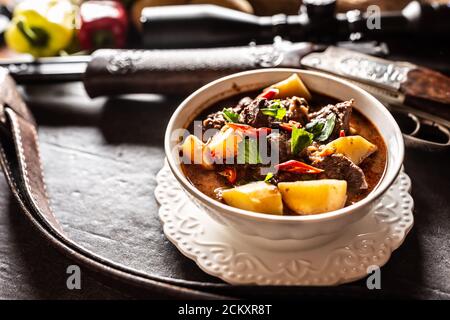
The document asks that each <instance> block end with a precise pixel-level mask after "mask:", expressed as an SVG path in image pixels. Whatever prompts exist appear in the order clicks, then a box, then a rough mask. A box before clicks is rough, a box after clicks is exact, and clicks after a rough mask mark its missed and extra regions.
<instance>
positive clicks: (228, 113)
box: [222, 108, 239, 122]
mask: <svg viewBox="0 0 450 320" xmlns="http://www.w3.org/2000/svg"><path fill="white" fill-rule="evenodd" d="M222 113H223V117H224V118H225V120H226V121H227V122H238V120H239V114H238V113H236V112H234V111H233V110H232V109H231V108H224V109H223V110H222Z"/></svg>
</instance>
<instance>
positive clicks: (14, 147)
mask: <svg viewBox="0 0 450 320" xmlns="http://www.w3.org/2000/svg"><path fill="white" fill-rule="evenodd" d="M0 163H1V166H2V169H3V172H4V174H5V177H6V180H7V182H8V184H9V187H10V189H11V192H12V194H13V195H14V197H15V198H16V200H17V202H18V203H19V205H20V206H21V208H22V211H23V212H24V214H25V215H26V216H27V218H28V219H29V220H31V221H32V222H33V223H34V224H35V226H36V227H37V229H38V230H39V231H40V232H41V233H42V234H43V235H44V236H45V237H47V238H48V240H49V241H50V242H52V244H54V245H55V246H56V248H58V249H60V250H61V251H63V252H64V253H65V254H67V255H69V256H70V257H71V258H75V259H76V260H77V261H78V262H80V263H81V264H83V265H87V266H88V267H91V268H92V269H94V271H97V272H101V273H108V274H110V275H111V276H113V277H114V278H120V279H123V280H125V281H128V282H133V283H134V284H138V285H140V286H143V285H145V286H151V287H152V288H153V290H154V291H155V292H158V290H159V292H161V294H164V295H166V296H167V295H170V296H172V297H176V298H184V299H186V298H222V296H218V295H215V294H210V293H204V292H200V291H196V290H192V289H188V288H184V287H179V286H175V285H172V284H169V283H164V282H161V281H160V279H157V278H152V277H151V276H148V275H145V274H141V273H139V272H138V271H134V270H128V269H125V268H124V267H122V266H120V265H118V264H116V263H114V262H112V261H110V260H106V259H103V258H102V257H100V256H97V255H95V254H94V253H93V252H91V251H89V250H86V249H85V248H83V247H81V246H79V245H78V244H77V243H76V242H74V241H72V240H71V239H70V238H68V237H67V235H66V234H65V233H64V230H63V228H62V227H61V225H60V224H59V222H58V220H57V219H56V217H55V215H54V214H53V211H52V209H51V206H50V201H49V197H48V195H47V192H46V187H45V181H44V175H43V169H42V163H41V157H40V152H39V142H38V135H37V131H36V122H35V120H34V118H33V116H32V114H31V112H30V111H29V109H28V108H27V106H26V104H25V102H24V101H23V100H22V99H21V97H20V94H19V92H18V91H17V88H16V85H15V83H14V80H13V79H12V78H11V77H10V76H9V75H8V72H7V71H6V70H5V69H3V68H0Z"/></svg>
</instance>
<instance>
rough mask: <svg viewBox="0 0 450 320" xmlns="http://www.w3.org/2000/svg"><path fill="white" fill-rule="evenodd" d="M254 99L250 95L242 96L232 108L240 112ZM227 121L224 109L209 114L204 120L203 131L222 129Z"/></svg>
mask: <svg viewBox="0 0 450 320" xmlns="http://www.w3.org/2000/svg"><path fill="white" fill-rule="evenodd" d="M252 101H253V99H252V98H250V97H245V98H242V99H241V100H240V101H239V103H238V104H237V105H236V106H235V107H233V108H231V109H232V110H233V112H236V113H240V112H241V111H242V109H244V108H245V107H246V106H247V105H249V104H251V103H252ZM225 123H226V120H225V118H224V116H223V112H222V111H217V112H214V113H211V114H209V115H208V116H207V117H206V119H205V120H203V131H206V130H208V129H218V130H220V129H221V128H222V127H223V126H224V125H225Z"/></svg>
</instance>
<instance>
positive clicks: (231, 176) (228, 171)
mask: <svg viewBox="0 0 450 320" xmlns="http://www.w3.org/2000/svg"><path fill="white" fill-rule="evenodd" d="M219 174H220V175H221V176H224V177H225V178H226V179H227V180H228V182H229V183H231V184H234V183H235V182H236V180H237V172H236V169H235V168H232V167H230V168H225V170H223V171H220V172H219Z"/></svg>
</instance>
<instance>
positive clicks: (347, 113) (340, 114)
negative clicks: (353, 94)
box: [309, 99, 354, 141]
mask: <svg viewBox="0 0 450 320" xmlns="http://www.w3.org/2000/svg"><path fill="white" fill-rule="evenodd" d="M353 103H354V100H353V99H351V100H348V101H344V102H340V103H338V104H336V105H332V104H329V105H327V106H325V107H323V108H322V109H320V110H319V111H317V112H313V113H310V114H309V120H310V121H311V120H314V119H326V118H327V117H328V116H329V115H330V114H331V113H334V114H335V115H336V123H335V125H334V129H333V132H332V133H331V135H330V138H329V139H328V140H327V141H331V140H334V139H337V138H338V137H339V132H340V131H341V130H344V132H345V133H346V134H348V133H349V127H350V125H349V123H350V117H351V114H352V108H353Z"/></svg>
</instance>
